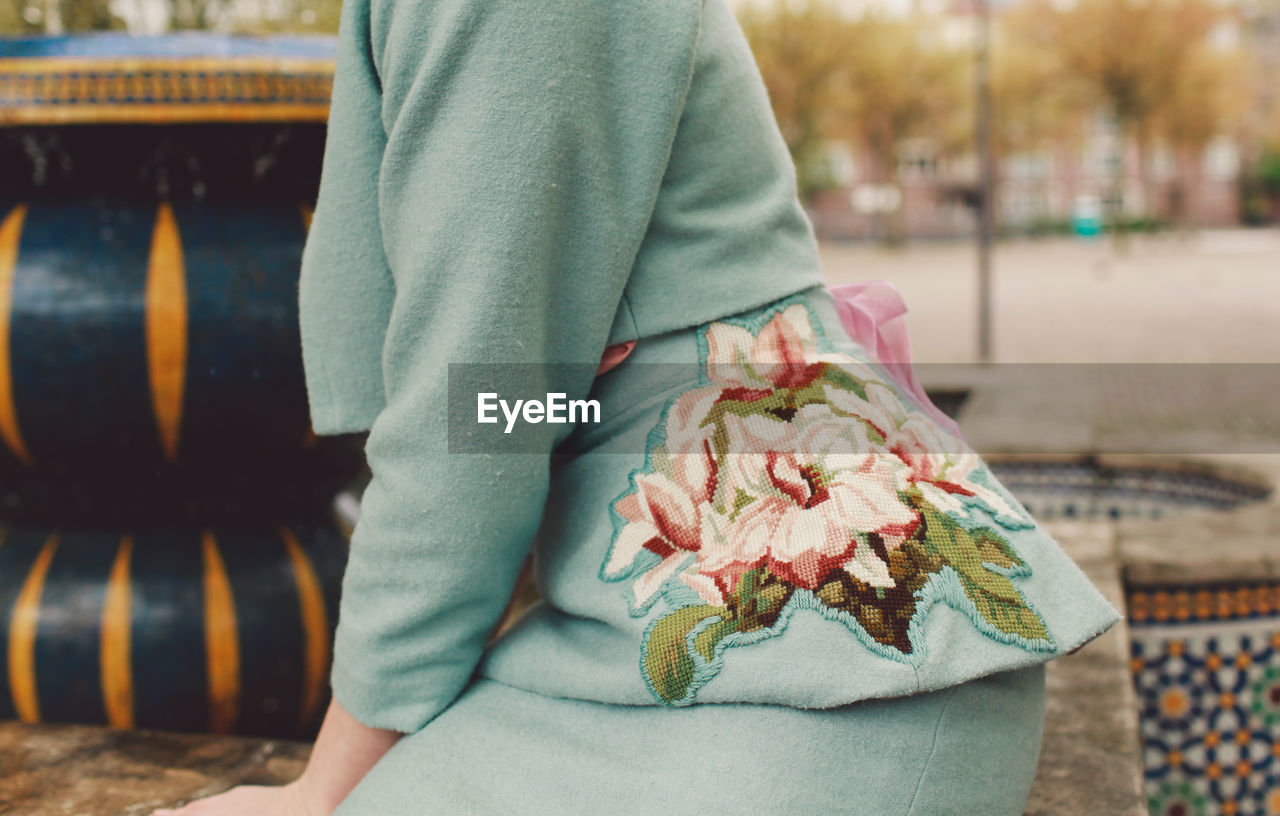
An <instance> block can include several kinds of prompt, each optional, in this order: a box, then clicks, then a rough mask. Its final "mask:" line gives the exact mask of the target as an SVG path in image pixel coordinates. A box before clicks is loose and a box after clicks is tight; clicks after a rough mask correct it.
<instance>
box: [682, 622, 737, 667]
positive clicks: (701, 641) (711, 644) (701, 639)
mask: <svg viewBox="0 0 1280 816" xmlns="http://www.w3.org/2000/svg"><path fill="white" fill-rule="evenodd" d="M736 631H738V622H737V621H736V620H734V619H733V618H726V619H724V620H722V621H720V622H719V623H713V624H711V625H710V626H708V627H707V628H706V629H703V630H702V631H701V632H699V633H698V634H697V635H696V636H695V637H694V639H693V648H695V649H697V650H698V654H700V655H702V657H703V659H705V660H712V659H714V658H715V656H716V644H717V643H719V642H720V641H722V640H724V639H725V637H726V636H727V635H731V634H733V633H734V632H736Z"/></svg>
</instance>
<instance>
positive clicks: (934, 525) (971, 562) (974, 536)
mask: <svg viewBox="0 0 1280 816" xmlns="http://www.w3.org/2000/svg"><path fill="white" fill-rule="evenodd" d="M921 509H922V512H923V513H924V518H925V529H924V542H923V543H924V544H925V546H926V547H927V548H929V549H931V550H933V551H934V552H936V553H937V554H938V555H940V556H941V557H942V559H943V560H944V561H945V562H946V563H947V564H948V565H949V566H950V567H951V568H952V569H954V570H955V571H956V572H957V573H959V574H960V583H961V586H962V587H964V592H965V595H967V596H968V597H969V600H971V601H973V605H974V606H975V607H976V608H977V610H978V614H980V615H982V617H983V618H985V619H986V621H987V622H988V623H990V624H991V625H992V626H994V627H995V628H996V629H998V630H1000V631H1001V632H1007V633H1009V634H1013V635H1020V636H1022V637H1024V638H1027V639H1028V640H1048V639H1049V632H1048V630H1047V629H1046V628H1045V625H1044V620H1043V619H1041V617H1040V615H1039V614H1037V613H1036V611H1035V610H1033V609H1031V608H1030V607H1028V606H1027V602H1026V601H1025V600H1024V599H1023V597H1022V593H1020V592H1018V588H1017V587H1015V586H1014V585H1013V581H1010V580H1009V578H1008V577H1006V576H1004V575H1001V574H1000V573H998V572H994V571H992V570H991V569H989V568H988V567H987V566H986V565H985V564H984V562H988V563H992V564H996V565H997V566H1001V567H1004V566H1009V567H1013V566H1024V564H1023V561H1022V559H1020V558H1018V556H1017V554H1016V553H1014V552H1013V550H1012V548H1011V547H1009V545H1008V543H1007V542H1005V541H1003V540H1000V539H999V537H998V536H997V535H996V534H995V533H994V531H992V530H989V529H983V530H981V531H978V532H976V533H971V532H970V531H968V530H966V529H964V527H962V526H960V525H959V524H958V523H956V521H955V520H953V519H952V518H951V517H950V516H948V515H946V514H945V513H940V512H938V511H937V510H936V509H934V508H933V507H931V506H928V505H925V506H923V507H922V508H921Z"/></svg>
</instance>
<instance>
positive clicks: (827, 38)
mask: <svg viewBox="0 0 1280 816" xmlns="http://www.w3.org/2000/svg"><path fill="white" fill-rule="evenodd" d="M733 5H734V8H735V11H736V12H737V14H738V17H739V20H740V22H741V24H742V27H743V29H744V30H745V32H746V35H747V37H748V39H749V41H750V43H751V47H752V49H753V51H754V52H755V55H756V59H757V62H758V63H759V66H760V70H761V72H762V74H763V77H764V80H765V84H766V86H767V87H768V90H769V93H770V97H771V100H772V102H773V106H774V111H775V114H776V116H777V119H778V122H779V125H780V127H781V129H782V133H783V135H784V137H785V139H786V142H787V145H788V147H789V148H790V150H791V152H792V155H793V157H794V159H795V163H796V167H797V174H798V180H799V185H800V191H801V194H802V197H803V199H804V202H805V204H806V206H807V207H808V209H809V212H810V214H811V217H812V220H813V222H814V225H815V227H816V229H817V232H818V235H819V238H820V239H822V240H823V242H824V262H825V264H826V266H827V270H828V277H830V278H831V279H832V280H833V281H845V280H859V279H871V278H884V279H889V280H892V281H894V282H895V283H896V284H897V285H898V286H899V288H901V289H902V290H903V291H904V294H905V295H906V296H907V302H908V303H909V304H910V305H911V307H912V309H913V314H912V316H911V317H910V318H909V322H910V323H911V327H912V330H913V332H914V333H915V335H916V348H917V357H918V358H919V359H923V360H928V361H936V362H966V361H975V360H984V361H1001V362H1044V361H1058V362H1061V361H1071V362H1102V361H1106V362H1223V361H1233V362H1241V361H1271V360H1273V359H1274V356H1273V355H1272V353H1271V352H1272V350H1273V349H1277V348H1280V329H1278V328H1277V326H1280V320H1277V317H1278V316H1280V313H1278V312H1277V310H1276V309H1274V308H1272V306H1271V304H1272V303H1277V302H1280V282H1278V281H1280V275H1276V274H1271V273H1272V272H1273V271H1275V270H1276V269H1280V237H1278V234H1277V232H1276V229H1275V228H1276V225H1277V222H1278V221H1280V83H1277V81H1276V76H1277V72H1278V71H1280V0H986V2H981V0H881V1H880V2H876V1H875V0H736V2H735V3H734V4H733ZM340 7H341V2H340V0H6V2H5V3H3V4H0V34H14V35H24V34H25V35H31V34H63V33H74V32H86V31H100V30H118V31H125V32H130V33H133V34H159V33H167V32H175V31H188V30H204V31H214V32H229V33H239V34H281V33H284V34H332V33H334V32H335V31H336V29H337V24H338V17H339V10H340ZM984 158H985V159H986V160H987V161H986V162H985V163H984V161H983V159H984ZM984 180H985V181H986V182H987V183H986V184H984ZM984 201H987V202H990V207H989V212H990V220H989V229H990V232H991V233H992V236H993V240H995V241H1000V240H1003V241H1005V242H1006V244H1005V246H1006V247H1007V248H1008V250H1009V252H1008V254H1007V256H1000V255H990V256H989V258H990V260H981V259H980V258H977V257H975V256H974V255H973V253H972V252H970V251H969V250H968V249H967V248H966V245H965V242H966V241H974V240H976V239H977V238H979V237H980V234H981V232H982V230H981V229H980V227H981V226H982V224H983V222H984V219H983V218H982V203H983V202H984ZM1029 238H1035V239H1039V241H1038V243H1036V244H1034V245H1032V246H1029V245H1028V244H1027V243H1026V242H1025V240H1022V239H1029ZM885 249H889V250H896V251H893V252H885V251H883V250H885ZM982 255H983V256H984V257H988V256H987V253H982ZM984 280H985V281H986V282H985V283H984ZM1050 297H1051V299H1052V301H1053V303H1054V305H1055V308H1054V309H1052V310H1047V311H1046V310H1040V309H1038V308H1037V305H1038V304H1041V303H1043V302H1044V301H1045V299H1046V298H1050ZM944 326H945V328H944ZM1192 326H1195V327H1198V328H1199V329H1200V330H1197V331H1189V330H1188V329H1189V328H1190V327H1192Z"/></svg>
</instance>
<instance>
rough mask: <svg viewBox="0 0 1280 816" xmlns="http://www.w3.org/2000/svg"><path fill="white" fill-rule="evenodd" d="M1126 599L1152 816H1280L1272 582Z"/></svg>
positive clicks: (1279, 706) (1278, 588) (1278, 635)
mask: <svg viewBox="0 0 1280 816" xmlns="http://www.w3.org/2000/svg"><path fill="white" fill-rule="evenodd" d="M1128 600H1129V611H1130V624H1131V630H1130V631H1131V636H1132V644H1131V649H1132V666H1131V669H1132V672H1133V678H1134V684H1135V686H1136V689H1137V693H1138V704H1139V713H1140V717H1141V730H1142V740H1143V748H1144V750H1143V761H1144V764H1145V767H1146V773H1145V776H1146V789H1147V795H1148V797H1149V803H1150V808H1151V813H1152V815H1153V816H1277V815H1278V814H1280V605H1278V604H1277V601H1278V600H1280V582H1278V583H1250V584H1237V585H1230V586H1225V585H1224V586H1206V587H1166V588H1161V587H1142V588H1135V589H1132V590H1130V592H1129V598H1128Z"/></svg>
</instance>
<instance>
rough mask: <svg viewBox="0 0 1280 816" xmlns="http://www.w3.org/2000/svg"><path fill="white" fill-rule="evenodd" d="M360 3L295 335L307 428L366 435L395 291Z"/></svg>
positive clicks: (346, 25)
mask: <svg viewBox="0 0 1280 816" xmlns="http://www.w3.org/2000/svg"><path fill="white" fill-rule="evenodd" d="M368 23H369V21H368V6H367V2H362V0H348V2H346V3H344V4H343V6H342V19H341V21H340V23H339V27H340V30H341V34H340V36H339V38H338V49H337V50H338V53H337V64H336V67H335V70H334V78H333V92H332V95H331V97H330V106H329V127H328V136H327V137H326V140H325V150H324V160H323V164H322V167H321V173H320V193H319V197H318V198H317V201H316V207H315V211H314V213H313V214H312V217H311V226H310V228H309V230H308V232H307V241H306V244H305V245H304V247H303V251H302V270H301V274H300V277H299V282H298V312H299V329H300V332H301V337H302V362H303V370H304V372H305V375H306V377H305V379H306V387H307V401H308V404H309V406H310V411H311V426H312V428H313V430H314V431H315V432H316V433H318V434H335V433H345V432H352V431H367V430H369V427H370V425H371V424H372V423H373V419H374V417H376V416H377V414H378V412H379V411H380V410H381V409H382V406H383V402H384V399H385V396H384V392H383V384H382V345H383V336H384V334H385V333H386V330H387V320H388V317H389V315H390V312H391V303H392V298H393V296H394V294H395V286H394V283H393V281H392V278H391V270H390V269H389V268H388V267H387V259H386V255H385V254H384V252H383V249H382V232H381V227H380V226H379V223H378V168H379V166H380V165H381V163H382V154H383V150H384V149H385V148H386V141H387V140H386V133H385V132H384V131H383V129H382V118H381V114H382V106H381V99H382V95H381V90H380V88H379V85H378V78H377V76H376V75H375V73H374V71H373V64H372V61H371V54H370V49H369V36H368V34H369V25H368Z"/></svg>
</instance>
